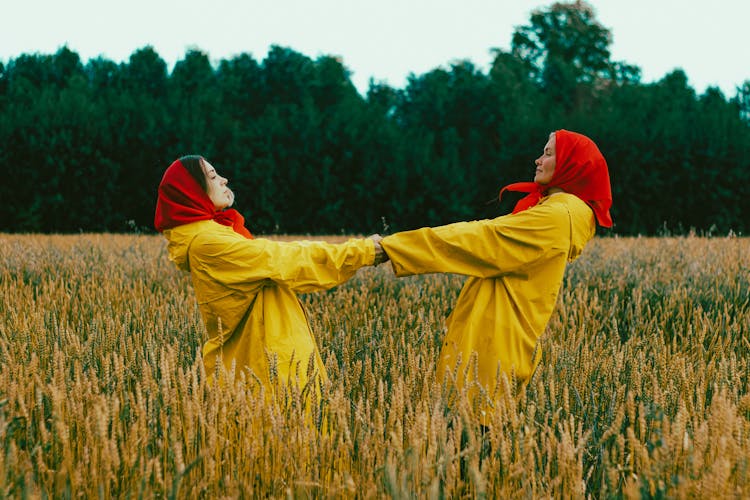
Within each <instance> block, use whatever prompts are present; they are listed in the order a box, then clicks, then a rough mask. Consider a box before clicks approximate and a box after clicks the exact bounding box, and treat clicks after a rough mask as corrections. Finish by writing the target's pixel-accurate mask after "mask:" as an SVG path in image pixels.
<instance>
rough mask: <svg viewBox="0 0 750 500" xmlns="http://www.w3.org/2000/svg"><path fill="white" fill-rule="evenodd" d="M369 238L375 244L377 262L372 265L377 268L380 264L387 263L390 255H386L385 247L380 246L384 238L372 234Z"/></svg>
mask: <svg viewBox="0 0 750 500" xmlns="http://www.w3.org/2000/svg"><path fill="white" fill-rule="evenodd" d="M367 238H368V239H370V240H372V242H373V243H374V244H375V261H374V262H373V263H372V265H373V266H377V265H379V264H382V263H383V262H386V261H387V260H388V254H387V253H385V250H383V247H382V246H380V241H381V240H382V239H383V237H382V236H380V235H379V234H372V235H370V236H368V237H367Z"/></svg>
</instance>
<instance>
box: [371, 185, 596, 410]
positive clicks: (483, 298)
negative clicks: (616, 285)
mask: <svg viewBox="0 0 750 500" xmlns="http://www.w3.org/2000/svg"><path fill="white" fill-rule="evenodd" d="M594 231H595V223H594V214H593V212H592V211H591V209H590V208H589V206H588V205H586V203H584V202H583V201H582V200H581V199H580V198H578V197H577V196H575V195H572V194H568V193H556V194H553V195H550V196H547V197H545V198H542V200H541V201H540V202H539V204H537V205H536V206H534V207H532V208H530V209H528V210H525V211H523V212H520V213H517V214H513V215H506V216H503V217H498V218H496V219H493V220H481V221H473V222H459V223H456V224H449V225H446V226H442V227H436V228H422V229H417V230H415V231H407V232H403V233H397V234H394V235H392V236H388V237H386V238H384V239H383V240H382V242H381V245H382V246H383V249H384V250H385V251H386V253H387V254H388V256H389V257H390V259H391V262H392V265H393V269H394V271H395V272H396V274H397V275H398V276H408V275H413V274H424V273H455V274H462V275H466V276H469V279H468V280H467V281H466V283H465V284H464V287H463V289H462V290H461V294H460V295H459V297H458V300H457V302H456V306H455V308H454V309H453V312H452V313H451V315H450V316H449V317H448V320H447V323H448V333H447V335H446V337H445V340H444V342H443V346H442V349H441V353H440V357H439V359H438V364H437V377H438V380H440V381H444V380H445V377H446V375H448V374H449V373H450V374H452V373H455V374H456V379H455V383H456V385H457V387H458V389H459V390H460V389H462V388H466V389H467V390H468V394H469V397H470V400H472V401H475V402H478V405H479V408H478V410H479V411H480V412H486V411H488V410H489V408H491V406H492V401H493V400H496V399H497V398H498V397H499V396H500V395H501V394H502V388H501V386H499V385H498V384H499V383H500V378H499V375H500V372H501V371H502V372H504V373H506V374H507V375H508V378H509V380H510V379H511V376H512V375H513V374H514V375H515V377H516V379H517V380H518V381H519V382H521V383H523V382H525V381H527V380H528V379H529V377H531V375H532V374H533V373H534V370H535V369H536V366H537V365H538V364H539V361H540V360H541V353H540V352H539V351H538V350H536V345H537V340H538V339H539V336H540V335H541V334H542V333H543V332H544V329H545V327H546V325H547V322H548V321H549V318H550V316H551V315H552V310H553V308H554V306H555V302H556V300H557V295H558V292H559V290H560V286H561V284H562V279H563V274H564V272H565V265H566V263H567V262H568V261H572V260H574V259H576V258H577V257H578V256H579V255H580V254H581V252H582V251H583V247H584V246H585V245H586V243H587V242H588V241H589V240H590V239H591V238H592V237H593V236H594ZM535 352H536V355H535V354H534V353H535ZM474 353H476V354H475V356H476V367H475V366H469V365H470V363H471V364H473V363H474V360H471V361H470V358H471V357H472V355H473V354H474ZM457 365H459V366H458V369H457V370H456V366H457ZM467 368H468V369H467ZM454 370H455V371H454ZM450 378H451V379H452V376H451V377H450ZM477 396H479V400H477V399H476V397H477ZM479 416H481V415H479ZM485 416H486V413H485Z"/></svg>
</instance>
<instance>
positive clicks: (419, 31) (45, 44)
mask: <svg viewBox="0 0 750 500" xmlns="http://www.w3.org/2000/svg"><path fill="white" fill-rule="evenodd" d="M0 1H2V9H1V10H0V13H1V16H2V28H1V29H0V61H2V62H3V63H4V64H7V62H8V61H9V60H10V59H12V58H15V57H17V56H19V55H21V54H29V53H35V52H39V53H42V54H52V53H54V52H56V51H57V50H58V48H59V47H61V46H63V45H67V46H68V48H69V49H71V50H73V51H75V52H77V53H78V54H79V55H80V56H81V59H82V61H83V62H84V63H85V62H87V61H88V60H89V59H90V58H93V57H97V56H99V55H101V56H103V57H105V58H107V59H109V60H112V61H115V62H123V61H127V60H128V58H129V57H130V55H131V54H132V53H133V52H134V51H135V50H137V49H139V48H142V47H144V46H146V45H151V46H153V47H154V49H155V50H156V52H157V53H158V54H159V55H160V56H161V57H162V59H164V60H165V61H166V63H167V65H168V67H169V69H170V71H171V69H172V67H173V65H174V63H175V62H176V61H178V60H180V59H182V57H183V56H184V55H185V51H186V50H187V49H190V48H198V49H200V50H202V51H203V52H205V53H206V54H208V56H209V57H210V59H211V60H212V61H214V62H218V61H219V60H221V59H228V58H231V57H233V56H235V55H237V54H240V53H243V52H244V53H249V54H251V55H252V56H253V57H254V58H255V59H256V60H257V61H259V62H260V61H262V60H263V59H264V58H265V56H266V54H267V52H268V48H269V47H270V46H271V45H274V44H275V45H281V46H284V47H289V48H291V49H293V50H296V51H297V52H300V53H302V54H304V55H306V56H308V57H310V58H313V59H315V58H317V57H319V56H322V55H335V56H340V57H341V58H342V60H343V64H344V65H345V66H346V67H347V68H348V69H349V70H350V71H351V72H352V82H353V83H354V84H355V86H356V87H357V88H358V89H359V90H360V92H361V93H364V92H366V90H367V87H368V81H369V79H370V78H374V79H375V80H377V81H382V82H385V83H388V84H389V85H391V86H393V87H397V88H404V87H405V86H406V81H407V76H408V75H409V74H410V73H414V74H416V75H421V74H423V73H426V72H428V71H430V70H432V69H435V68H438V67H448V65H449V64H450V63H451V62H454V61H456V60H460V59H468V60H470V61H472V62H473V63H474V64H475V65H476V66H477V67H478V68H479V69H480V70H482V71H484V72H486V71H487V70H488V69H489V66H490V63H491V60H492V57H491V54H490V50H491V49H492V48H500V49H502V50H509V49H510V43H511V36H512V33H513V31H514V29H515V28H516V27H517V26H520V25H525V24H528V22H529V18H530V14H531V12H532V11H533V10H535V9H537V8H540V7H541V8H544V7H548V6H550V5H551V4H552V3H553V2H552V1H541V0H453V1H448V0H370V1H367V2H364V1H359V0H314V1H310V0H307V1H304V0H201V1H197V0H180V1H176V0H127V1H125V0H117V1H111V0H0ZM589 3H590V4H591V5H593V6H594V9H595V10H596V17H597V19H598V20H599V22H600V23H601V24H603V25H604V26H605V27H607V28H609V29H610V30H611V32H612V35H613V43H612V45H611V46H610V49H611V52H612V59H613V60H618V61H625V62H628V63H630V64H634V65H636V66H639V67H640V68H641V70H642V76H643V79H642V81H643V82H644V83H648V82H652V81H656V80H659V79H661V78H662V77H664V75H666V74H667V73H668V72H670V71H672V70H673V69H675V68H682V69H683V70H684V71H685V73H686V74H687V76H688V79H689V84H690V85H691V86H692V87H693V88H694V89H695V90H696V91H697V92H698V93H699V94H701V93H703V92H704V91H705V89H706V87H707V86H709V85H713V86H718V87H719V88H720V89H721V90H722V91H723V92H724V95H725V96H726V97H733V96H734V95H735V94H736V87H737V86H740V85H741V84H742V83H743V82H744V81H745V80H750V29H748V26H747V23H748V19H750V0H712V1H711V2H705V1H704V2H691V1H688V2H686V1H684V0H592V1H590V2H589Z"/></svg>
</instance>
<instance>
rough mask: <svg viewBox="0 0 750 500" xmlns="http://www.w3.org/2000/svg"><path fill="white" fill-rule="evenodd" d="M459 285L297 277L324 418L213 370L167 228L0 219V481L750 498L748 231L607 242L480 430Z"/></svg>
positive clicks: (96, 491)
mask: <svg viewBox="0 0 750 500" xmlns="http://www.w3.org/2000/svg"><path fill="white" fill-rule="evenodd" d="M462 283H463V278H462V277H459V276H448V275H432V276H421V277H412V278H406V279H396V278H394V277H393V275H392V274H391V273H390V271H389V270H388V268H387V266H381V267H380V268H377V269H363V270H361V271H360V272H358V274H357V276H356V277H355V278H354V279H352V280H351V281H349V282H348V283H346V284H345V285H342V286H340V287H338V288H337V289H335V290H332V291H330V292H327V293H320V294H312V295H308V296H305V297H303V301H304V302H305V304H306V307H307V309H308V311H309V313H310V314H309V315H310V318H311V322H312V326H313V330H314V331H315V332H316V334H317V338H318V341H319V344H320V346H321V350H322V353H323V358H324V360H325V363H326V365H327V367H328V372H329V377H330V382H329V384H328V385H327V387H325V390H324V394H323V401H322V404H321V406H320V408H319V409H320V410H321V411H322V413H321V414H320V417H321V418H320V419H319V422H322V424H321V428H320V429H312V428H311V426H310V425H308V422H309V419H308V418H307V416H306V413H305V410H304V409H303V408H302V405H301V404H300V403H299V402H300V401H301V397H300V395H299V394H298V393H295V392H294V391H293V390H292V391H288V392H286V393H285V396H284V397H285V399H286V404H282V405H279V406H275V407H271V406H268V405H264V404H263V403H262V402H261V401H262V400H261V399H259V398H258V396H257V393H256V392H254V391H253V390H252V388H251V387H249V386H245V385H243V384H239V385H236V386H229V387H210V386H208V385H207V384H206V378H205V373H204V371H203V366H202V363H201V359H200V348H201V345H202V343H203V340H204V335H205V333H204V330H203V326H202V324H201V321H200V316H199V313H198V311H197V307H196V303H195V298H194V296H193V293H192V289H191V285H190V279H189V276H188V275H185V274H182V273H180V272H179V271H177V270H176V269H175V268H174V267H173V266H172V264H171V263H169V262H168V260H167V257H166V251H165V244H164V241H163V240H162V238H161V237H158V236H145V235H133V236H125V235H78V236H37V235H18V236H15V235H0V443H2V445H3V451H2V453H0V497H27V496H28V497H39V496H52V497H56V498H70V497H106V498H108V497H153V496H159V497H170V498H173V497H186V498H187V497H190V498H192V497H195V496H205V497H210V498H216V497H237V496H251V497H254V496H266V495H268V496H273V497H281V496H293V497H303V498H304V497H352V496H356V497H363V498H370V497H375V498H381V497H388V496H394V497H437V498H439V497H462V496H463V497H482V496H486V497H490V498H498V497H502V498H510V497H550V496H553V497H578V498H584V497H611V496H616V497H619V496H622V497H627V498H639V497H644V496H648V497H670V498H694V497H717V498H718V497H721V498H725V497H729V498H742V497H748V496H750V391H749V390H748V389H750V303H749V302H750V241H748V240H746V239H741V238H698V237H680V238H662V239H649V238H627V239H623V238H611V239H595V240H594V241H593V242H592V243H591V244H590V245H589V247H588V248H587V249H586V252H585V253H584V255H583V256H582V257H581V258H580V259H579V260H578V261H576V262H575V263H573V264H572V265H571V266H570V267H569V269H568V273H567V274H566V279H565V284H564V287H563V291H562V292H561V294H560V301H559V304H558V307H557V309H556V312H555V313H554V315H553V318H552V320H551V322H550V325H549V328H548V331H547V333H546V334H545V336H544V337H543V338H542V340H541V343H540V348H541V349H542V352H543V356H544V360H543V362H542V364H541V365H540V368H539V370H538V371H537V373H536V374H535V375H534V377H533V378H532V380H531V381H530V382H529V384H528V385H527V386H526V388H525V389H524V390H522V391H520V392H519V393H518V395H517V396H516V397H512V396H511V395H510V394H511V393H512V391H508V392H507V394H508V395H507V396H505V397H504V399H503V400H502V401H501V403H500V404H499V405H498V407H497V408H496V411H495V413H494V414H493V415H492V425H491V426H490V427H489V430H487V431H486V432H485V433H484V435H483V433H482V430H480V429H478V428H477V427H476V426H475V425H474V423H473V422H472V420H471V419H470V418H468V417H467V414H468V412H467V407H468V406H467V405H468V404H469V402H468V401H466V399H465V397H463V396H462V395H460V394H459V395H455V394H452V395H451V394H449V393H447V392H446V391H444V390H443V389H442V388H441V386H439V385H438V384H436V380H435V374H434V372H435V361H436V359H437V354H438V351H439V348H440V344H441V341H442V338H443V335H444V333H445V326H444V324H445V317H446V315H447V314H448V313H449V312H450V310H451V307H452V306H453V304H454V303H455V299H456V296H457V294H458V291H459V290H460V287H461V284H462ZM508 383H509V384H512V381H511V382H508Z"/></svg>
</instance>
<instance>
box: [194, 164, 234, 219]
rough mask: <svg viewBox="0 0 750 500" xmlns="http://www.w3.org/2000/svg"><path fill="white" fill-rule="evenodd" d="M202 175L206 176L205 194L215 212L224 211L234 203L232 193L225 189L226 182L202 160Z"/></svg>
mask: <svg viewBox="0 0 750 500" xmlns="http://www.w3.org/2000/svg"><path fill="white" fill-rule="evenodd" d="M201 164H202V165H203V173H204V174H206V193H208V197H209V198H211V201H212V202H213V204H214V208H215V209H216V210H224V209H225V208H228V207H231V206H232V203H234V193H233V192H232V190H231V189H229V188H228V187H227V182H228V181H227V180H226V179H225V178H224V177H222V176H220V175H219V174H218V173H216V169H215V168H214V167H213V165H211V164H210V163H208V161H206V160H203V161H202V162H201Z"/></svg>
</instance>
